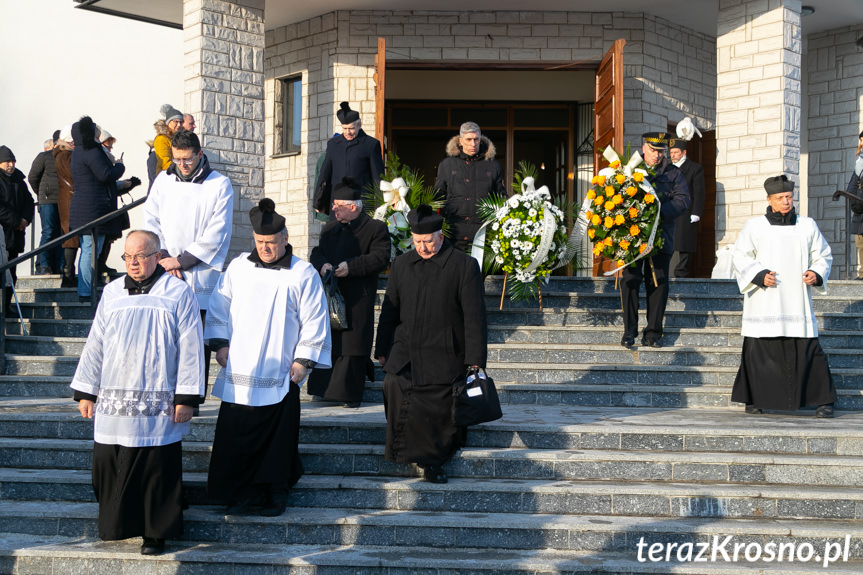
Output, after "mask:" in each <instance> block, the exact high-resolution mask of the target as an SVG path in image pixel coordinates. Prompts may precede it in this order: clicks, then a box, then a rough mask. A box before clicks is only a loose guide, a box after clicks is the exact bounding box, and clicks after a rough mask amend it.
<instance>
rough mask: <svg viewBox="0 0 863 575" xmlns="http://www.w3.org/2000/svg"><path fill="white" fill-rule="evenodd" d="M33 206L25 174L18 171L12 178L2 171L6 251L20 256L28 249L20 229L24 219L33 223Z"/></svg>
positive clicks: (0, 205) (0, 204) (0, 212)
mask: <svg viewBox="0 0 863 575" xmlns="http://www.w3.org/2000/svg"><path fill="white" fill-rule="evenodd" d="M33 206H34V202H33V196H31V195H30V190H28V189H27V181H26V180H25V179H24V172H22V171H21V170H18V169H16V170H15V171H14V172H12V175H11V176H10V175H9V174H7V173H6V172H4V171H3V170H0V224H2V225H3V234H4V236H5V238H6V251H8V252H9V253H10V254H20V253H21V252H23V251H24V249H25V248H26V244H25V242H24V230H19V229H18V227H19V226H20V225H21V220H22V219H25V220H27V221H28V222H32V221H33V213H34V211H35V210H34V208H33Z"/></svg>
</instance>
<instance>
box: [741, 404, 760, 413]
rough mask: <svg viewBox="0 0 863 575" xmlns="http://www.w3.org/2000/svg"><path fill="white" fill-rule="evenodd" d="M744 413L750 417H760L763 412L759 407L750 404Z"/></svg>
mask: <svg viewBox="0 0 863 575" xmlns="http://www.w3.org/2000/svg"><path fill="white" fill-rule="evenodd" d="M745 411H746V413H748V414H750V415H761V414H762V413H764V411H763V410H762V409H761V408H760V407H755V406H754V405H752V404H749V405H747V406H746V410H745Z"/></svg>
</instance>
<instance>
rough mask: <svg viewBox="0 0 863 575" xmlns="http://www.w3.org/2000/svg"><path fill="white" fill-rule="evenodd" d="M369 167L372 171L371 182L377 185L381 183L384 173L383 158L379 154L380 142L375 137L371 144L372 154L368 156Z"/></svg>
mask: <svg viewBox="0 0 863 575" xmlns="http://www.w3.org/2000/svg"><path fill="white" fill-rule="evenodd" d="M369 163H370V166H369V169H370V170H371V172H372V182H373V183H374V185H375V186H376V187H377V186H379V185H380V183H381V176H382V175H383V173H384V159H383V154H381V143H380V141H379V140H377V139H375V140H374V144H373V145H372V155H371V157H370V158H369Z"/></svg>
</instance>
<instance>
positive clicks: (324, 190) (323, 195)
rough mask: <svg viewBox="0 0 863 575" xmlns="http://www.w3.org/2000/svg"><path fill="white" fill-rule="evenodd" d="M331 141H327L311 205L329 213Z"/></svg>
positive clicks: (331, 171)
mask: <svg viewBox="0 0 863 575" xmlns="http://www.w3.org/2000/svg"><path fill="white" fill-rule="evenodd" d="M331 143H332V140H330V141H329V142H327V152H326V154H325V155H324V163H323V165H322V166H321V171H320V173H319V174H318V181H317V182H315V197H314V200H313V202H312V206H313V207H314V208H315V209H316V210H317V211H319V212H321V213H323V214H329V213H330V208H331V207H332V201H331V200H330V190H331V189H332V182H331V181H330V179H331V178H332V175H333V159H332V158H331V157H330V148H331V146H330V144H331Z"/></svg>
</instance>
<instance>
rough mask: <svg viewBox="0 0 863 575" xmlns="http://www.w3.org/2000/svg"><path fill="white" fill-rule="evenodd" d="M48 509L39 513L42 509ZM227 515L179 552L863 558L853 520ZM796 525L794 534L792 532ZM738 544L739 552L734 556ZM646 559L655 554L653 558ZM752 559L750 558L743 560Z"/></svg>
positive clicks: (60, 518)
mask: <svg viewBox="0 0 863 575" xmlns="http://www.w3.org/2000/svg"><path fill="white" fill-rule="evenodd" d="M37 505H38V508H37ZM223 510H224V508H223V507H197V506H195V507H191V508H190V509H188V510H187V511H185V512H184V514H183V516H184V525H185V535H184V536H183V538H182V539H181V540H179V541H176V542H175V544H176V543H182V542H190V543H192V542H198V543H212V544H219V545H223V544H229V545H230V544H233V545H236V544H241V545H264V546H270V545H272V546H282V545H319V546H345V545H355V546H367V545H369V546H387V547H389V548H390V549H391V552H392V553H394V554H395V553H398V550H401V548H411V547H416V546H418V545H422V546H426V547H432V548H437V549H439V550H443V549H446V550H447V553H449V552H450V551H455V550H463V549H483V550H486V552H488V551H490V550H514V549H521V550H525V551H539V550H548V549H554V550H559V551H578V552H600V551H602V552H607V551H614V552H620V553H623V552H627V551H628V552H630V553H632V552H633V551H636V550H637V547H636V546H637V544H638V543H640V542H641V543H643V544H644V543H646V544H647V546H649V545H650V544H652V543H654V542H656V541H660V542H669V541H676V542H678V544H680V543H684V542H692V543H697V542H701V541H707V542H709V541H712V540H713V538H714V537H718V538H719V539H720V540H722V539H725V538H726V537H729V536H730V538H731V540H732V541H733V540H734V539H737V540H738V542H742V544H743V545H744V547H745V545H747V544H748V543H750V542H753V541H755V542H758V543H759V544H760V545H766V544H767V543H768V542H773V543H774V546H778V545H779V544H782V543H786V544H794V545H802V544H803V543H804V542H809V543H810V545H812V544H813V542H814V540H821V549H824V541H825V540H827V541H830V542H832V543H834V544H838V545H839V549H843V548H844V546H845V543H846V536H847V537H848V538H849V540H848V558H849V560H853V561H860V559H861V557H863V525H861V524H858V523H849V522H847V521H834V522H827V521H805V520H794V521H793V524H792V523H791V522H789V521H787V520H782V519H767V518H763V519H757V520H753V519H720V518H683V517H677V518H663V517H653V516H645V517H627V516H605V515H584V516H577V515H554V514H518V513H492V514H484V513H472V514H465V513H461V512H426V511H401V510H397V511H388V510H378V511H369V512H366V511H363V510H354V509H346V508H338V507H333V508H328V509H319V508H301V507H295V508H292V509H291V510H290V511H289V512H286V513H285V514H284V515H283V516H282V517H275V518H263V517H257V516H228V517H226V516H225V515H224V511H223ZM96 513H97V505H96V504H95V503H69V502H56V503H51V502H43V503H40V504H33V503H28V502H0V516H2V517H3V520H2V524H3V532H5V533H20V534H25V533H27V534H32V535H36V536H58V535H66V536H68V535H78V536H80V537H92V536H94V535H95V534H96ZM792 525H793V528H792ZM733 549H734V544H733V543H732V545H731V551H732V552H733ZM645 553H646V550H645ZM740 558H741V559H742V555H741V557H740Z"/></svg>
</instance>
